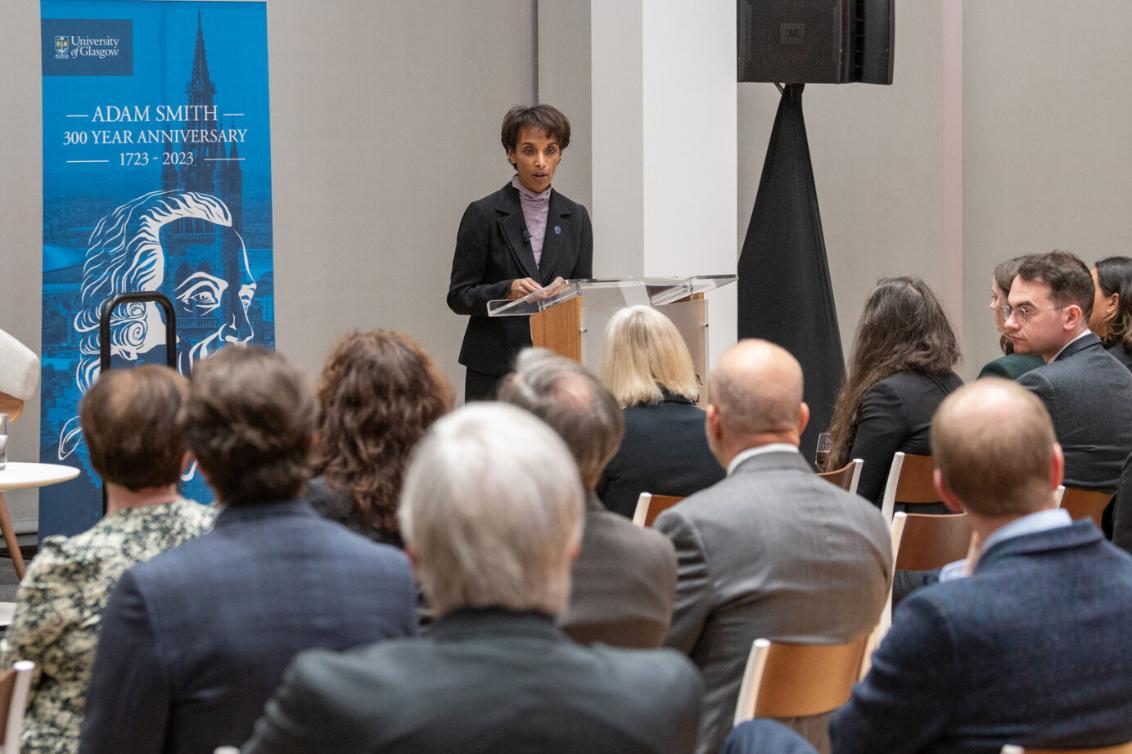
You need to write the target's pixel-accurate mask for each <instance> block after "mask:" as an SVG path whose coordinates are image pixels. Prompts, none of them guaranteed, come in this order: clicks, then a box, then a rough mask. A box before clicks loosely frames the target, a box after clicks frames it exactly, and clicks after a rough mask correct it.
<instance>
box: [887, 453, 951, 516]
mask: <svg viewBox="0 0 1132 754" xmlns="http://www.w3.org/2000/svg"><path fill="white" fill-rule="evenodd" d="M938 502H939V495H938V494H937V493H936V491H935V485H934V484H932V457H931V456H918V455H915V454H913V453H900V452H897V453H896V454H895V455H893V456H892V466H891V467H889V470H888V482H887V483H886V484H885V486H884V497H883V498H881V506H880V511H881V513H883V514H884V518H885V520H886V521H891V520H892V512H893V511H894V510H895V509H896V504H897V503H905V504H908V505H923V504H928V503H938Z"/></svg>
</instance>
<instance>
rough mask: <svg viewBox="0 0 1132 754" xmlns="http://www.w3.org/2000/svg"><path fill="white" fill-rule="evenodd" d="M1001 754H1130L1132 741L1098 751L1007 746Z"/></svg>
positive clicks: (1101, 748) (1095, 749)
mask: <svg viewBox="0 0 1132 754" xmlns="http://www.w3.org/2000/svg"><path fill="white" fill-rule="evenodd" d="M1001 754H1132V741H1129V742H1128V743H1123V744H1117V745H1116V746H1102V747H1100V748H1099V749H1097V748H1093V749H1032V748H1030V747H1029V746H1013V745H1011V744H1007V745H1006V746H1003V747H1002V752H1001Z"/></svg>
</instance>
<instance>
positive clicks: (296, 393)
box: [80, 347, 416, 754]
mask: <svg viewBox="0 0 1132 754" xmlns="http://www.w3.org/2000/svg"><path fill="white" fill-rule="evenodd" d="M317 411H318V409H317V405H316V403H315V397H314V392H313V391H312V390H311V389H310V387H309V386H308V384H307V382H306V380H305V379H304V378H303V376H302V374H301V373H300V372H299V370H298V369H296V368H295V367H293V366H291V365H290V364H288V363H287V362H286V361H285V360H284V359H283V357H282V356H279V355H278V354H275V353H272V352H271V351H267V350H265V349H262V348H235V347H233V348H225V349H223V350H221V351H220V352H218V353H217V354H215V355H213V356H210V357H209V358H207V359H205V360H204V361H201V362H198V363H197V365H196V367H195V368H194V370H193V377H192V381H191V383H190V386H189V395H188V398H187V399H186V401H185V405H184V406H183V407H182V410H181V412H180V416H179V424H180V426H181V428H182V431H183V432H184V434H185V439H186V442H187V444H188V447H189V449H190V450H191V451H192V453H193V455H194V456H195V457H196V459H197V461H198V462H199V464H200V468H201V470H202V471H203V473H204V475H205V478H206V479H207V480H208V482H209V485H210V486H211V487H212V490H213V492H214V493H215V494H216V497H217V500H218V504H219V505H221V506H223V507H222V510H221V512H220V514H219V515H218V516H217V517H216V523H215V525H214V527H213V529H212V531H210V532H208V533H207V534H204V535H202V536H200V537H198V538H196V539H194V540H190V541H189V542H186V543H185V544H183V545H181V546H179V547H177V548H175V549H173V550H170V551H169V552H166V553H163V554H162V555H159V556H157V557H156V558H154V559H153V560H150V561H149V562H146V563H141V564H139V565H136V566H134V567H133V568H131V569H129V570H128V571H126V572H125V573H124V574H123V575H122V578H121V580H120V581H119V582H118V585H117V586H116V587H115V588H114V591H113V592H112V593H111V595H110V600H109V602H108V603H107V605H106V610H105V612H104V616H103V621H102V626H103V628H102V633H101V636H100V638H99V644H98V650H97V653H96V655H95V661H94V670H93V672H92V676H91V682H90V690H89V693H88V697H87V710H86V719H85V720H84V722H83V727H82V743H81V748H80V751H81V752H83V754H96V753H101V754H133V753H136V754H142V752H146V753H147V754H148V753H151V752H157V751H160V752H166V753H167V754H189V752H192V754H200V753H201V752H211V751H212V750H213V749H214V748H215V747H216V746H218V745H221V744H228V743H232V742H233V741H237V742H238V741H242V740H244V739H246V738H247V737H248V736H250V735H251V732H252V726H253V725H254V723H255V720H256V718H257V717H258V716H259V714H260V713H261V712H262V710H263V704H264V702H265V701H266V700H267V699H268V697H270V695H271V693H272V692H273V691H274V690H275V688H276V687H277V686H278V685H279V682H280V679H281V678H282V676H283V671H284V669H285V668H286V667H287V664H288V663H289V662H290V661H291V658H292V657H293V656H294V655H295V654H296V653H297V652H298V651H299V650H302V649H306V648H308V647H327V648H332V649H346V648H349V647H355V646H358V645H360V644H364V643H367V642H371V641H375V640H378V639H383V638H390V637H402V636H411V635H413V634H414V632H415V630H416V617H415V611H414V607H415V601H416V600H415V592H414V589H413V581H412V576H411V574H410V572H409V564H408V561H407V559H406V557H405V555H404V554H402V553H401V552H400V551H398V550H396V549H394V548H392V547H388V546H386V545H379V544H375V543H373V542H371V541H369V540H367V539H365V538H364V537H361V536H359V535H357V534H354V533H353V532H351V531H349V530H347V529H345V528H344V527H342V526H339V525H338V524H336V523H333V522H331V521H327V520H325V519H323V518H321V517H320V516H318V514H316V513H315V512H314V511H313V510H311V508H310V506H309V505H307V503H306V502H304V501H302V500H300V499H298V495H299V494H300V492H301V491H302V487H303V484H304V483H305V482H306V480H307V476H308V474H309V460H310V459H309V455H310V447H311V443H312V440H313V435H314V430H315V422H316V419H317Z"/></svg>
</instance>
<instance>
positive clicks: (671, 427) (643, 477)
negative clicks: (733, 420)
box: [597, 306, 723, 517]
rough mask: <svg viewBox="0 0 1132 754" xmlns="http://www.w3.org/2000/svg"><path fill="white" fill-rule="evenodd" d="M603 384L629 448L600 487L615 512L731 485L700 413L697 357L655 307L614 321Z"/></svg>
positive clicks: (619, 455)
mask: <svg viewBox="0 0 1132 754" xmlns="http://www.w3.org/2000/svg"><path fill="white" fill-rule="evenodd" d="M602 381H603V382H605V386H606V388H608V390H609V392H611V393H612V394H613V397H614V398H616V400H617V402H618V403H619V404H620V405H621V408H622V409H623V410H624V415H625V437H624V439H623V440H622V441H621V448H620V449H619V450H618V451H617V455H615V456H614V457H613V460H612V461H610V462H609V465H608V466H606V468H605V473H604V474H603V475H602V478H601V481H600V482H599V483H598V486H597V494H598V497H599V498H601V501H602V502H603V503H605V505H606V507H607V508H609V509H610V510H611V511H614V512H615V513H620V514H621V515H623V516H630V517H631V516H632V515H633V510H634V508H635V507H636V504H637V497H638V496H639V495H640V494H641V493H642V492H653V493H659V494H664V495H679V496H681V497H686V496H688V495H691V494H692V493H694V492H699V491H700V490H702V489H704V488H705V487H710V486H711V485H713V484H715V483H716V482H718V481H719V480H720V479H722V478H723V469H722V468H720V466H719V463H718V462H717V461H716V460H715V458H714V457H713V456H712V454H711V450H710V449H709V448H708V444H707V438H706V436H705V435H704V412H703V411H701V410H700V409H699V408H698V407H697V406H696V401H697V400H698V399H699V397H700V385H699V380H697V379H696V373H695V370H694V368H693V366H692V356H691V354H689V353H688V347H687V345H685V343H684V339H683V338H682V337H680V333H679V332H678V331H677V330H676V326H675V325H673V324H672V322H671V320H669V319H668V317H665V316H664V315H663V314H661V313H660V312H658V311H656V310H655V309H653V308H651V307H648V306H631V307H628V308H626V309H622V310H621V311H619V312H617V313H616V314H615V315H613V318H612V319H611V320H610V321H609V324H608V326H606V328H605V356H604V360H603V364H602Z"/></svg>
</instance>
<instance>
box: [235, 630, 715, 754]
mask: <svg viewBox="0 0 1132 754" xmlns="http://www.w3.org/2000/svg"><path fill="white" fill-rule="evenodd" d="M702 688H703V685H702V684H701V683H700V679H699V678H698V675H697V673H696V670H695V668H693V667H692V665H691V663H689V662H688V661H687V659H686V658H684V657H681V656H680V655H679V654H677V653H676V652H673V651H671V650H667V649H654V650H646V651H627V650H621V649H612V648H610V647H592V648H591V647H580V646H578V645H577V644H575V643H574V642H572V641H570V640H569V639H567V638H566V637H565V636H563V635H562V633H561V632H559V631H557V630H555V628H554V625H553V623H552V622H551V619H550V617H549V616H545V615H539V614H536V613H513V612H507V611H504V610H497V609H484V610H459V611H456V612H453V613H451V614H449V615H445V616H443V617H441V618H439V619H438V620H437V621H436V623H435V624H434V625H433V629H432V631H431V632H430V633H429V635H428V636H427V637H426V638H423V639H418V640H410V641H387V642H382V643H379V644H376V645H371V646H368V647H363V648H360V649H358V650H355V651H352V652H347V653H341V654H340V653H335V652H328V651H322V650H316V651H311V652H305V653H303V654H301V655H299V656H298V657H297V658H296V659H295V662H294V663H292V665H291V667H290V668H289V669H288V671H287V675H286V677H285V679H284V682H283V685H282V686H281V687H280V689H279V691H278V693H277V694H276V695H275V698H274V699H273V700H272V701H271V702H270V703H269V704H268V705H267V709H266V712H265V715H264V717H263V719H261V720H260V722H259V723H257V724H256V733H255V737H254V738H253V739H252V741H250V742H249V743H248V744H247V745H246V746H245V747H244V752H245V754H377V753H378V752H381V753H382V754H397V753H400V752H404V753H405V754H448V753H449V752H460V754H480V753H481V752H483V753H484V754H487V753H488V752H491V753H492V754H494V753H495V752H500V753H502V752H506V753H507V754H536V753H537V754H542V752H563V753H569V752H577V753H578V754H686V753H687V752H690V751H691V750H692V746H693V744H694V740H693V736H694V731H695V729H696V720H697V711H698V706H699V698H700V693H701V690H702Z"/></svg>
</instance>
